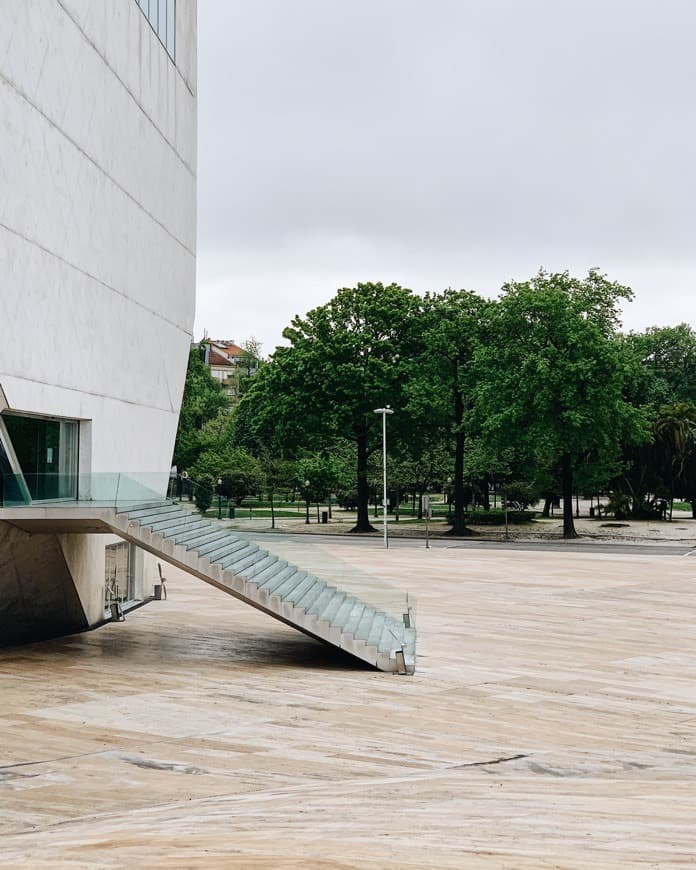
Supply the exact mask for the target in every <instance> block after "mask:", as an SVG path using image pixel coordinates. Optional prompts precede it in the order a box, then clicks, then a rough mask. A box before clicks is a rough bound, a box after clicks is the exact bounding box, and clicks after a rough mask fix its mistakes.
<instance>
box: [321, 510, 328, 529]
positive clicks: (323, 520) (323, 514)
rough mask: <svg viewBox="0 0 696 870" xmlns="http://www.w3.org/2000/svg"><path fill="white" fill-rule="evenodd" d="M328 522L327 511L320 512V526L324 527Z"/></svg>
mask: <svg viewBox="0 0 696 870" xmlns="http://www.w3.org/2000/svg"><path fill="white" fill-rule="evenodd" d="M328 521H329V512H328V511H322V512H321V524H322V525H323V526H325V525H326V524H327V523H328Z"/></svg>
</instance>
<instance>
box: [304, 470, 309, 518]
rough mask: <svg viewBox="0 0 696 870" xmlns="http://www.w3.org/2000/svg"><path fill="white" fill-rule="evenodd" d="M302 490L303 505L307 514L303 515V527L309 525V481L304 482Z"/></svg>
mask: <svg viewBox="0 0 696 870" xmlns="http://www.w3.org/2000/svg"><path fill="white" fill-rule="evenodd" d="M304 490H305V505H306V507H307V512H306V514H305V525H307V526H308V525H309V481H308V480H305V482H304Z"/></svg>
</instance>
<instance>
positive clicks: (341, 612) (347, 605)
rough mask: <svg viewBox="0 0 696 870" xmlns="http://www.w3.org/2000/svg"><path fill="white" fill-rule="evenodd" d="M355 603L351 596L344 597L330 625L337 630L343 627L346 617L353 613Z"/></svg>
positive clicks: (355, 600) (355, 599)
mask: <svg viewBox="0 0 696 870" xmlns="http://www.w3.org/2000/svg"><path fill="white" fill-rule="evenodd" d="M357 603H358V600H357V598H354V597H353V596H352V595H346V597H345V599H344V600H343V602H342V603H341V604H340V605H339V607H338V610H337V611H336V613H335V614H334V616H333V618H332V619H331V625H336V626H338V627H339V628H340V627H343V626H345V624H346V622H347V620H348V617H349V616H350V615H351V613H352V612H353V608H354V607H355V605H356V604H357Z"/></svg>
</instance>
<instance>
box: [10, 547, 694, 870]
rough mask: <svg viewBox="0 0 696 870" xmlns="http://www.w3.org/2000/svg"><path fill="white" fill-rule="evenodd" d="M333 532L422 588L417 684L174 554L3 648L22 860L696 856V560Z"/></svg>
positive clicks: (313, 864) (443, 864)
mask: <svg viewBox="0 0 696 870" xmlns="http://www.w3.org/2000/svg"><path fill="white" fill-rule="evenodd" d="M302 546H305V547H309V545H308V544H303V545H302ZM314 546H315V548H316V549H315V558H316V559H317V560H319V561H322V560H323V561H324V562H325V563H326V564H327V565H328V564H332V565H334V568H335V566H337V565H343V566H345V574H346V576H349V575H350V573H351V571H354V570H355V571H359V570H360V569H362V570H364V571H368V572H369V573H371V574H372V575H373V576H376V577H380V578H382V579H384V580H385V581H388V582H389V583H391V584H392V585H394V586H396V587H399V588H400V589H402V590H404V591H409V593H410V594H411V595H412V596H415V597H416V599H417V621H418V629H419V658H418V670H417V673H416V675H415V676H414V677H401V676H396V675H391V674H384V673H379V672H375V671H372V670H369V669H366V668H363V667H362V666H360V664H359V663H356V662H354V661H352V660H351V659H349V658H344V657H343V656H342V655H341V654H340V653H338V652H336V651H335V650H333V649H330V648H326V647H323V646H321V645H319V644H318V643H316V642H314V641H313V640H311V639H310V638H307V637H304V636H303V635H301V634H299V633H297V632H296V631H294V630H292V629H290V628H287V627H285V626H283V625H282V624H281V623H278V622H274V621H273V620H271V619H270V618H268V617H267V616H265V615H264V614H262V613H258V612H256V611H254V610H251V609H250V608H248V607H245V606H243V605H241V604H239V603H237V602H236V601H235V600H234V599H231V598H229V597H228V596H226V595H225V594H223V593H221V592H218V591H217V590H215V589H213V588H211V587H207V586H205V585H204V584H203V583H201V582H199V581H197V580H194V579H192V578H190V577H187V576H185V575H183V574H181V573H178V572H176V571H174V570H173V569H167V574H168V577H169V581H168V584H167V585H168V590H169V599H168V600H167V601H162V602H156V603H153V604H151V605H149V606H148V607H146V608H143V609H141V610H139V611H136V612H134V613H132V614H131V615H129V616H128V618H127V620H126V622H125V623H121V624H113V625H109V626H107V627H105V628H103V629H99V630H97V631H94V632H92V633H89V634H83V635H78V636H73V637H70V638H67V639H62V640H57V641H53V642H48V643H43V644H36V645H33V646H27V647H22V648H16V649H12V650H5V651H2V652H0V697H1V698H2V706H1V708H0V735H1V738H2V740H1V743H0V834H1V835H2V840H1V843H2V848H1V849H0V867H28V868H32V870H40V868H46V867H59V866H60V867H70V868H86V867H100V868H101V867H103V868H110V867H147V868H162V867H172V868H173V867H191V868H226V867H231V868H252V870H260V868H264V870H265V868H293V870H295V868H297V870H299V868H334V867H335V868H382V867H384V868H387V867H390V868H474V870H476V868H482V867H486V868H498V867H499V868H510V870H512V868H515V870H516V868H531V867H546V868H548V867H557V868H593V867H596V868H607V867H621V868H624V867H664V868H677V867H679V868H683V867H688V866H694V865H696V824H695V820H696V622H695V620H694V613H695V611H696V586H695V583H694V573H695V571H696V557H693V556H689V555H686V556H684V555H682V554H681V553H677V551H676V550H675V551H674V554H671V551H670V550H669V548H665V551H664V554H659V555H658V554H655V553H654V552H648V554H647V555H641V554H636V553H635V552H631V553H625V552H621V550H620V547H619V546H617V548H616V549H617V552H616V553H610V554H606V553H599V552H593V550H592V547H591V546H589V547H588V548H587V549H586V551H583V552H576V551H568V552H563V551H562V550H561V551H560V552H559V551H558V549H554V550H549V551H548V552H544V551H541V552H540V551H539V550H538V549H536V550H531V551H529V552H526V551H524V550H520V549H516V550H511V549H507V550H506V549H505V548H504V547H503V548H501V549H498V550H483V549H475V548H467V547H466V545H463V546H457V547H453V548H444V547H440V548H436V549H431V550H429V551H426V550H425V549H424V548H423V547H422V546H420V545H417V544H416V542H414V543H413V546H400V547H395V548H394V549H391V550H389V551H388V552H385V551H383V550H382V549H380V547H379V543H378V542H377V541H375V542H374V546H367V545H364V544H362V545H360V546H356V545H352V544H351V543H350V542H344V541H340V540H339V541H333V540H332V541H328V540H326V541H323V542H319V543H317V544H315V545H314Z"/></svg>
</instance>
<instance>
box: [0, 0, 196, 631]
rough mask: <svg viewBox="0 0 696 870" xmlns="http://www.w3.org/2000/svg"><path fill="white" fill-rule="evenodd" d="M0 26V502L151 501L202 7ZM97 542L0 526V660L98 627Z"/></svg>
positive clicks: (192, 230)
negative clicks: (132, 485)
mask: <svg viewBox="0 0 696 870" xmlns="http://www.w3.org/2000/svg"><path fill="white" fill-rule="evenodd" d="M2 19H3V21H2V27H1V28H0V191H1V193H2V195H1V196H0V325H1V327H2V331H1V335H2V338H1V339H0V474H2V483H3V489H2V497H3V498H4V499H5V504H7V501H8V499H9V500H12V499H13V498H15V496H16V495H17V493H19V494H20V495H22V494H23V495H25V496H26V495H27V494H28V496H29V497H30V498H31V500H32V501H33V502H34V503H40V502H41V501H46V500H55V499H58V498H65V499H74V498H77V497H78V496H79V497H86V496H91V497H93V498H94V497H97V496H103V497H104V498H105V499H108V498H110V497H111V493H112V491H113V489H114V487H115V486H116V485H118V481H119V480H121V484H120V485H123V481H125V480H126V475H127V476H128V479H129V480H130V479H133V478H136V479H140V481H141V482H146V483H147V486H148V487H149V488H152V489H153V490H156V491H158V492H159V494H161V495H163V494H164V488H165V486H166V482H167V476H168V471H169V467H170V463H171V456H172V449H173V444H174V437H175V433H176V427H177V421H178V413H179V407H180V401H181V395H182V390H183V383H184V377H185V370H186V361H187V357H188V350H189V346H190V342H191V336H192V328H193V318H194V299H195V287H194V281H195V246H196V219H195V208H196V203H195V199H196V0H91V2H90V0H3V3H2ZM117 475H123V477H122V478H119V477H118V476H117ZM0 514H1V512H0ZM106 541H107V539H105V537H104V536H102V535H91V536H90V535H83V534H72V535H64V534H34V535H29V534H26V533H25V532H21V531H19V530H18V529H16V528H15V527H13V526H12V525H9V524H7V523H5V522H2V521H0V644H2V643H3V642H6V643H7V642H14V641H16V640H18V639H29V638H35V637H45V636H50V635H54V634H60V633H64V632H66V631H73V630H78V629H80V628H84V627H87V626H90V625H94V624H96V623H98V622H100V621H101V620H102V619H103V615H104V561H105V555H104V548H105V543H106Z"/></svg>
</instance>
